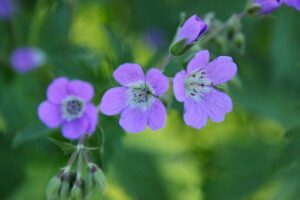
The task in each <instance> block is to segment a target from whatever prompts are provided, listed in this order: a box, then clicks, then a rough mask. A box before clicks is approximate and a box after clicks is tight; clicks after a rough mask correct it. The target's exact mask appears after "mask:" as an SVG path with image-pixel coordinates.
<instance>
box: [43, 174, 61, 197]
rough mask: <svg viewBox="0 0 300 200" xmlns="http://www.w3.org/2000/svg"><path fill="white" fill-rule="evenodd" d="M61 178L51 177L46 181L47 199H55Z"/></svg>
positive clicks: (57, 195)
mask: <svg viewBox="0 0 300 200" xmlns="http://www.w3.org/2000/svg"><path fill="white" fill-rule="evenodd" d="M60 184H61V180H60V178H58V177H57V176H54V177H53V178H51V180H50V181H49V183H48V186H47V190H46V197H47V200H57V199H58V197H59V188H60Z"/></svg>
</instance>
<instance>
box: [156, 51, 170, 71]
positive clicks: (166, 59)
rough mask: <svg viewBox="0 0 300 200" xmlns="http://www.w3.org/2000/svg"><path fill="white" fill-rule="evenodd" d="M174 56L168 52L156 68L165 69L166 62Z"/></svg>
mask: <svg viewBox="0 0 300 200" xmlns="http://www.w3.org/2000/svg"><path fill="white" fill-rule="evenodd" d="M173 58H174V56H172V55H171V54H170V53H168V54H167V55H166V56H165V57H164V58H163V61H162V62H161V64H160V65H159V66H158V69H160V70H161V71H162V72H163V71H164V70H165V69H166V67H167V66H168V64H169V63H170V62H171V61H172V59H173Z"/></svg>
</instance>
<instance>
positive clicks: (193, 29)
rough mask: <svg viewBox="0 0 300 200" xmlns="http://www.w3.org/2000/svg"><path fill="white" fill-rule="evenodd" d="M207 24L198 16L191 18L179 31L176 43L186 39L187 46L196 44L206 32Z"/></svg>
mask: <svg viewBox="0 0 300 200" xmlns="http://www.w3.org/2000/svg"><path fill="white" fill-rule="evenodd" d="M207 28H208V27H207V24H205V22H204V21H202V20H201V19H200V18H199V17H198V16H197V15H193V16H191V17H190V18H189V19H187V20H186V22H185V23H184V24H183V25H182V27H180V29H179V30H178V34H177V36H176V40H175V41H176V42H179V41H181V40H184V39H186V44H187V45H189V44H192V43H194V42H196V41H197V40H198V39H199V38H200V37H201V36H202V35H203V34H204V33H205V32H206V31H207Z"/></svg>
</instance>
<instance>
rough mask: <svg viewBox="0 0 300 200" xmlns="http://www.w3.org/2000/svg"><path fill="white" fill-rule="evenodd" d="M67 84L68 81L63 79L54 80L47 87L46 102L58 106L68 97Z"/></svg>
mask: <svg viewBox="0 0 300 200" xmlns="http://www.w3.org/2000/svg"><path fill="white" fill-rule="evenodd" d="M68 83H69V81H68V79H67V78H64V77H61V78H57V79H55V80H54V81H53V82H52V83H51V84H50V85H49V87H48V90H47V97H48V100H49V101H50V102H52V103H55V104H60V103H61V102H62V100H63V99H64V98H65V97H66V96H67V95H68Z"/></svg>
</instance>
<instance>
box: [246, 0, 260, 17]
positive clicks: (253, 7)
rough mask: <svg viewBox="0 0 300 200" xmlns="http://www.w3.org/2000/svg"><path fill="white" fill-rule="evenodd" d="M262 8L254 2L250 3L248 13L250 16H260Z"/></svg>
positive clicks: (247, 8)
mask: <svg viewBox="0 0 300 200" xmlns="http://www.w3.org/2000/svg"><path fill="white" fill-rule="evenodd" d="M260 10H261V6H260V5H259V4H257V3H254V2H253V1H250V2H249V3H248V4H247V6H246V12H247V14H248V15H252V16H253V15H258V14H259V13H260Z"/></svg>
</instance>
